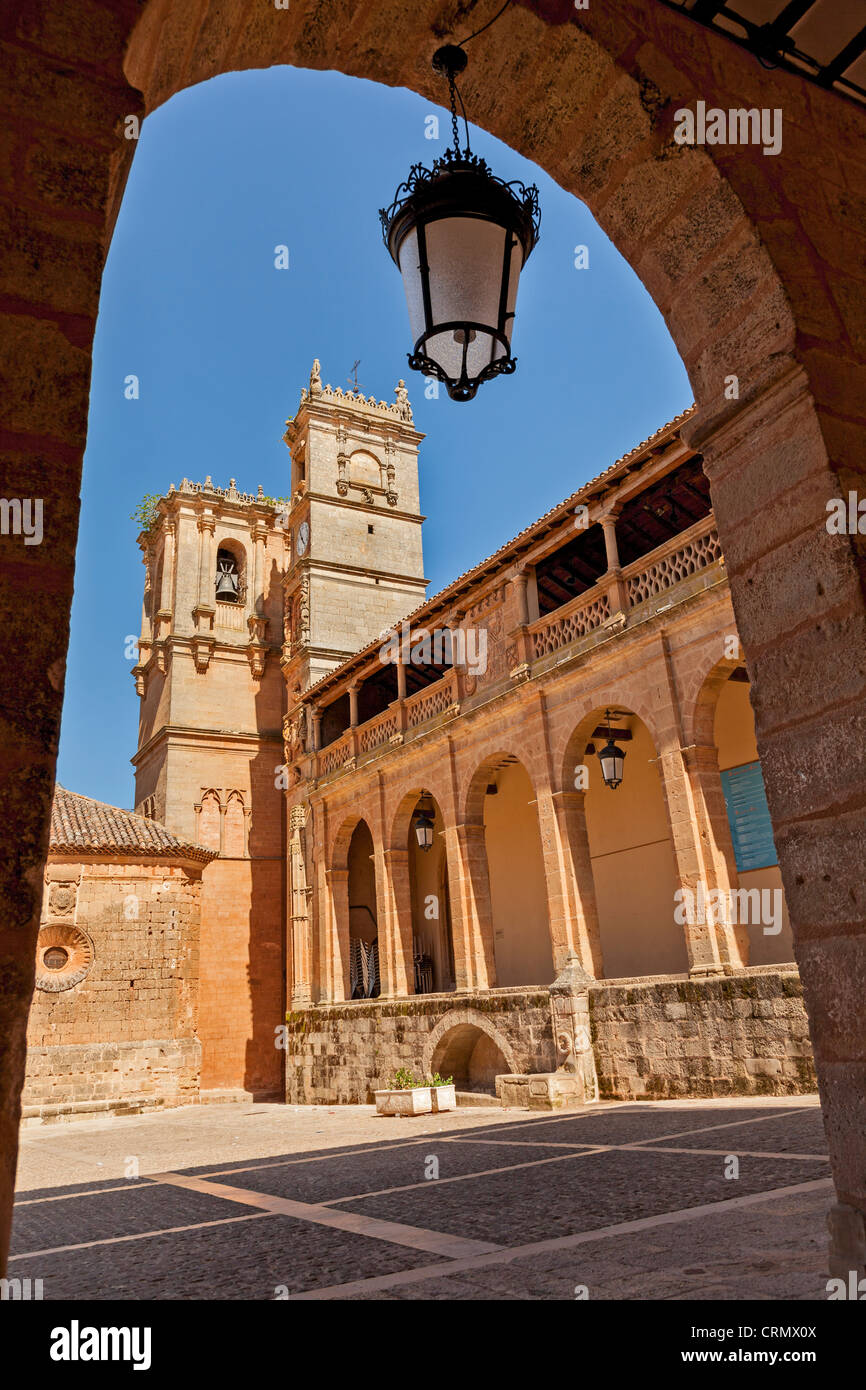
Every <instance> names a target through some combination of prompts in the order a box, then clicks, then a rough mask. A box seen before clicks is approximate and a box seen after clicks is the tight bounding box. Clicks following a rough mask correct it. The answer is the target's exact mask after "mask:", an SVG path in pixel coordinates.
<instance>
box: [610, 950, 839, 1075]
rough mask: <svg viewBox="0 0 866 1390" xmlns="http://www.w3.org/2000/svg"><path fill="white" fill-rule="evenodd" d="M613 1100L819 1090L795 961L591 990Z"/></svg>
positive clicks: (616, 984) (613, 985) (618, 983)
mask: <svg viewBox="0 0 866 1390" xmlns="http://www.w3.org/2000/svg"><path fill="white" fill-rule="evenodd" d="M589 1000H590V1017H591V1022H592V1041H593V1050H594V1052H595V1061H596V1067H597V1069H598V1081H599V1091H600V1095H601V1098H602V1099H605V1100H661V1099H667V1098H670V1097H678V1096H742V1095H746V1096H749V1095H797V1094H801V1093H805V1092H809V1091H815V1090H817V1082H816V1078H815V1067H814V1063H813V1060H812V1049H811V1045H810V1042H809V1026H808V1022H807V1018H806V1010H805V1008H804V1006H803V987H802V985H801V983H800V977H799V975H798V974H797V971H796V970H795V969H794V967H793V966H791V967H790V968H787V969H786V968H784V967H782V968H780V969H766V968H761V967H757V968H755V969H754V970H747V971H745V972H743V974H738V975H733V976H726V977H724V978H716V979H708V980H671V979H668V980H634V981H625V982H623V981H614V982H613V983H611V984H610V985H605V984H599V985H595V986H593V988H592V989H591V990H590V991H589Z"/></svg>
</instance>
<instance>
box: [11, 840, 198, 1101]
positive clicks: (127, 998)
mask: <svg viewBox="0 0 866 1390" xmlns="http://www.w3.org/2000/svg"><path fill="white" fill-rule="evenodd" d="M200 919H201V866H200V865H190V866H189V867H181V866H180V865H178V864H169V863H165V862H157V861H148V862H140V861H136V860H114V859H111V858H103V859H88V858H86V857H85V858H83V859H81V860H80V861H74V860H71V859H69V858H53V859H52V860H50V861H49V863H48V865H47V867H46V890H45V895H44V899H43V910H42V922H41V925H40V931H39V938H38V942H37V950H36V957H37V959H36V991H35V994H34V996H33V1004H32V1007H31V1010H30V1019H29V1025H28V1036H27V1043H28V1054H27V1072H26V1078H25V1087H24V1094H23V1097H22V1104H23V1107H24V1114H25V1117H27V1116H31V1117H32V1116H33V1115H37V1114H45V1115H47V1114H51V1113H55V1112H57V1111H58V1109H60V1110H62V1111H64V1112H66V1111H68V1112H70V1113H80V1112H81V1111H85V1110H89V1109H94V1110H100V1109H106V1108H110V1109H119V1108H123V1109H128V1108H130V1107H134V1108H140V1107H141V1106H142V1105H151V1104H160V1105H162V1104H173V1105H176V1104H181V1103H183V1102H185V1101H188V1100H193V1099H196V1098H197V1096H198V1088H199V1077H200V1071H201V1047H200V1044H199V1041H198V992H199V985H198V979H199V934H200ZM52 951H54V952H57V951H60V952H63V953H66V954H67V956H68V960H67V963H66V965H65V966H64V967H63V968H61V969H51V968H50V966H49V964H48V961H47V960H46V953H50V952H52ZM49 959H50V956H49ZM106 1102H108V1104H107V1105H106V1104H105V1103H106Z"/></svg>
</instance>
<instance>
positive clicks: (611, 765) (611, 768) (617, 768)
mask: <svg viewBox="0 0 866 1390" xmlns="http://www.w3.org/2000/svg"><path fill="white" fill-rule="evenodd" d="M605 717H606V720H607V743H606V744H605V746H604V748H600V749H599V753H598V760H599V762H600V763H601V775H602V777H603V778H604V785H605V786H606V787H610V789H611V791H615V790H616V788H617V787H618V786H619V784H620V782H621V781H622V765H623V763H624V762H625V752H624V751H623V749H622V748H618V747H617V745H616V744H615V743H614V741H613V735H612V733H611V728H610V710H606V711H605Z"/></svg>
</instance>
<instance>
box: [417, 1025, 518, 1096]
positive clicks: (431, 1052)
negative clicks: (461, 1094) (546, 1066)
mask: <svg viewBox="0 0 866 1390" xmlns="http://www.w3.org/2000/svg"><path fill="white" fill-rule="evenodd" d="M497 1054H498V1057H499V1058H500V1059H501V1061H502V1063H503V1064H504V1068H505V1069H504V1070H502V1071H497V1070H496V1068H497V1067H498V1065H499V1063H498V1062H497V1060H496V1059H497ZM423 1067H424V1074H425V1075H426V1076H430V1075H432V1073H433V1072H436V1071H438V1072H439V1074H440V1075H441V1076H448V1075H453V1077H454V1084H455V1086H456V1087H457V1089H458V1091H486V1092H487V1093H488V1094H493V1093H494V1085H493V1077H494V1076H496V1075H506V1076H511V1075H514V1074H515V1073H518V1072H519V1071H520V1068H519V1066H518V1064H517V1060H516V1058H515V1055H514V1049H513V1048H512V1046H511V1044H510V1043H509V1041H508V1039H507V1038H506V1037H504V1035H503V1034H502V1032H501V1031H500V1030H499V1029H498V1028H497V1027H495V1025H494V1024H492V1023H491V1022H490V1019H489V1018H488V1017H487V1016H486V1015H485V1014H483V1013H481V1012H480V1011H479V1010H478V1009H455V1010H453V1011H452V1012H450V1013H448V1014H446V1016H445V1017H444V1018H443V1019H440V1021H439V1022H438V1023H437V1024H436V1027H435V1028H434V1029H433V1030H432V1031H431V1032H430V1033H429V1034H428V1036H427V1038H426V1040H425V1043H424V1053H423Z"/></svg>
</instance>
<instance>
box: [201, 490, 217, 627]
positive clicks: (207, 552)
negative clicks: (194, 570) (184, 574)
mask: <svg viewBox="0 0 866 1390" xmlns="http://www.w3.org/2000/svg"><path fill="white" fill-rule="evenodd" d="M198 529H199V531H200V533H201V547H200V550H199V556H200V560H199V572H198V601H199V603H200V604H202V605H204V606H207V607H212V606H213V603H214V594H215V589H214V584H215V579H216V576H215V569H216V566H215V564H214V538H215V534H216V521H215V520H214V518H213V516H212V515H211V513H210V512H205V513H203V514H202V515H201V516H200V517H199V519H198Z"/></svg>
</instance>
